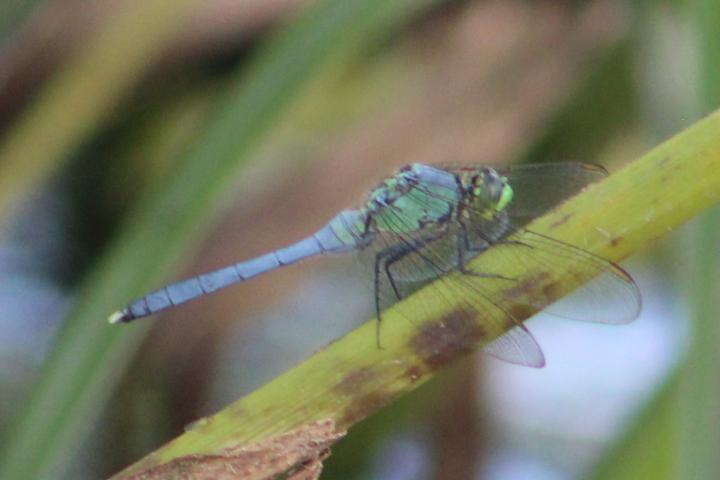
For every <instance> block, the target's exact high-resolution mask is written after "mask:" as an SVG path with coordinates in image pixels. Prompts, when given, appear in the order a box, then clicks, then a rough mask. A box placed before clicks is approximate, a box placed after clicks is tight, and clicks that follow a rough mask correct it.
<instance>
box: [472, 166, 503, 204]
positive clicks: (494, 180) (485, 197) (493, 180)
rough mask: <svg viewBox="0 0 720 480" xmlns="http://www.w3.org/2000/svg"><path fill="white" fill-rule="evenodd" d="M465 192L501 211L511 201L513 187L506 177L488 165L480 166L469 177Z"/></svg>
mask: <svg viewBox="0 0 720 480" xmlns="http://www.w3.org/2000/svg"><path fill="white" fill-rule="evenodd" d="M466 193H467V194H469V195H470V196H471V197H472V198H474V199H476V200H479V201H481V202H482V203H483V204H485V205H490V206H491V207H492V208H493V209H494V210H496V211H498V212H501V211H503V210H504V209H505V208H506V207H507V206H508V205H509V204H510V202H511V201H512V198H513V189H512V187H511V186H510V184H509V183H508V181H507V178H505V177H503V176H501V175H499V174H498V173H497V171H495V170H494V169H492V168H489V167H482V168H479V169H478V170H477V172H475V173H474V174H473V175H472V176H471V177H470V182H469V185H466Z"/></svg>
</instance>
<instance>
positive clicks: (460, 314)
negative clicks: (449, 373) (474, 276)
mask: <svg viewBox="0 0 720 480" xmlns="http://www.w3.org/2000/svg"><path fill="white" fill-rule="evenodd" d="M486 336H487V332H486V330H485V329H484V328H483V327H482V326H481V325H479V324H478V322H477V320H476V318H475V315H474V314H473V312H471V311H468V310H465V309H456V310H453V311H452V312H450V313H448V314H447V315H445V316H444V317H442V318H441V319H440V320H439V321H438V322H435V323H431V324H428V325H426V326H424V327H423V328H422V329H421V330H420V332H418V333H417V334H416V335H415V336H414V337H413V338H412V339H411V340H410V347H411V348H412V349H413V351H414V352H415V353H416V354H417V355H418V357H420V359H421V360H422V362H423V363H424V364H425V366H426V367H427V368H428V369H429V370H430V371H435V370H438V369H440V368H442V367H444V366H446V365H448V364H449V363H451V362H452V361H453V360H455V359H456V358H458V357H461V356H463V355H467V354H468V353H470V352H472V351H473V350H475V349H476V348H477V347H478V345H479V344H480V342H481V341H482V340H483V339H484V338H486Z"/></svg>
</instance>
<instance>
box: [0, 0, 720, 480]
mask: <svg viewBox="0 0 720 480" xmlns="http://www.w3.org/2000/svg"><path fill="white" fill-rule="evenodd" d="M716 3H717V2H713V1H709V0H708V1H700V0H698V1H694V2H679V1H669V0H668V1H661V0H655V1H654V0H646V1H644V2H630V1H620V0H617V1H616V0H594V1H569V0H568V1H550V0H546V1H520V0H507V1H500V0H491V1H460V0H455V1H446V2H442V1H438V0H413V1H411V0H393V1H378V0H375V1H372V0H364V1H357V2H347V1H338V0H334V1H333V0H322V1H305V0H206V1H203V2H200V1H194V2H193V1H191V0H147V1H145V2H135V1H131V0H98V1H94V2H85V1H81V0H5V1H3V2H1V3H0V478H3V479H4V478H7V479H13V480H14V479H25V478H28V479H30V478H66V479H70V478H72V479H85V478H88V479H90V478H103V477H107V476H109V475H111V474H112V473H114V472H117V471H118V470H120V469H122V468H123V467H124V466H126V465H128V464H130V463H131V462H133V461H135V460H137V459H139V458H140V457H141V456H143V455H145V454H147V453H149V452H150V451H152V450H153V449H155V448H157V447H158V446H160V445H162V444H163V443H165V442H167V441H168V440H169V439H171V438H173V437H174V436H177V435H178V434H180V433H182V431H183V428H184V427H185V426H186V425H187V424H189V423H190V422H192V421H194V420H196V419H198V418H200V417H202V416H204V415H209V414H212V413H213V412H216V411H217V410H219V409H221V408H222V407H223V406H225V405H227V404H228V403H230V402H232V401H233V400H235V399H237V398H239V397H240V396H242V395H244V394H246V393H248V392H250V391H252V390H253V389H254V388H256V387H258V386H260V385H262V384H263V383H265V382H267V381H269V380H270V379H272V378H273V377H274V376H276V375H278V374H279V373H281V372H283V371H285V370H287V369H288V368H290V367H292V366H293V365H295V364H296V363H298V362H300V361H301V360H302V359H304V358H307V357H308V356H309V355H311V354H312V352H313V351H315V350H317V349H319V348H321V347H322V346H323V345H325V344H326V343H327V342H329V341H331V340H333V339H335V338H338V337H340V336H342V335H343V333H345V332H347V331H349V330H350V329H352V328H353V327H354V326H356V325H359V324H360V323H361V322H362V321H364V320H366V319H367V318H368V317H369V316H370V314H369V312H370V304H369V298H368V296H367V295H366V291H365V290H364V289H363V287H362V286H359V285H360V284H359V283H358V280H357V279H356V278H354V277H353V276H352V275H347V271H348V269H351V268H352V265H351V264H349V263H345V262H344V261H343V260H340V259H338V260H335V259H320V260H313V261H309V262H305V263H302V264H299V265H295V266H292V267H289V268H286V269H282V270H280V271H276V272H274V273H272V274H271V275H267V276H264V277H260V278H258V279H255V280H253V281H252V282H250V283H247V284H243V285H240V286H238V287H236V288H232V289H229V290H226V291H223V292H220V293H218V294H215V295H213V296H212V297H210V298H206V299H202V300H199V301H197V302H193V303H191V304H189V305H187V306H183V307H182V308H178V309H177V310H174V311H171V312H169V313H168V314H166V315H162V316H160V317H158V318H153V319H151V320H148V321H146V322H138V323H135V324H132V325H130V326H125V327H123V326H116V327H110V326H108V325H107V324H106V323H105V318H106V316H107V314H108V313H109V312H111V311H112V310H114V309H116V308H118V307H121V306H122V305H124V304H125V303H126V302H127V301H128V300H130V299H131V298H134V297H135V296H137V295H138V294H141V293H143V292H145V291H146V290H149V289H151V288H153V287H157V286H159V285H162V284H163V283H164V282H165V281H167V280H173V279H179V278H182V277H185V276H187V275H190V274H197V273H200V272H203V271H206V270H209V269H214V268H217V267H220V266H223V265H225V264H227V263H230V262H235V261H238V260H242V259H246V258H250V257H252V256H254V255H256V254H260V253H264V252H265V251H267V250H268V249H270V248H277V247H280V246H283V245H285V244H287V243H289V242H292V241H295V240H298V239H300V238H302V237H304V236H305V235H307V234H309V233H311V232H313V231H315V230H316V229H318V228H319V227H321V226H322V225H323V224H324V223H325V222H326V221H327V220H328V219H329V218H330V217H331V216H332V215H333V214H334V213H336V212H337V211H338V210H340V209H342V208H344V207H349V206H352V205H354V204H355V203H356V202H358V201H359V200H360V199H361V198H362V195H363V193H364V192H365V191H367V190H368V189H369V188H372V187H373V186H374V185H375V183H376V182H377V181H378V180H379V179H381V178H383V177H384V176H386V175H387V174H388V173H390V172H392V171H393V170H394V169H395V168H396V167H398V166H401V165H403V164H406V163H409V162H425V163H434V162H448V161H452V162H480V163H485V164H493V165H500V164H509V163H519V162H542V161H562V160H582V161H589V162H595V163H602V164H604V165H605V166H606V167H607V168H608V169H609V170H610V171H615V170H617V169H620V168H622V166H623V164H625V163H627V162H629V161H632V160H633V159H634V158H636V157H638V156H639V155H641V154H642V153H643V152H645V151H647V150H648V149H650V148H651V147H653V146H654V145H656V144H658V143H659V142H660V141H662V140H663V139H665V138H667V137H669V136H670V135H672V134H674V133H676V132H677V131H679V130H680V129H681V128H682V127H684V126H687V125H689V124H691V123H692V122H694V121H695V120H697V119H699V118H701V117H702V116H703V115H704V114H706V113H708V112H710V111H712V110H713V109H714V108H716V107H717V105H718V104H720V83H719V82H720V6H718V5H716ZM667 201H669V202H672V198H667ZM719 221H720V213H719V212H710V213H707V214H705V215H703V216H702V217H701V218H698V219H696V220H694V221H693V222H691V224H688V225H686V226H685V227H683V228H682V229H680V230H678V231H676V232H673V233H671V234H670V235H668V236H667V237H666V238H665V239H663V240H662V241H660V242H659V243H657V244H655V245H653V246H649V247H648V249H647V250H646V251H645V252H643V253H642V254H640V255H638V256H636V257H635V258H633V259H630V261H628V262H626V263H625V264H624V266H625V267H626V268H627V269H628V270H629V271H630V272H631V273H632V275H633V276H634V277H635V279H636V280H637V282H638V284H639V285H640V288H641V291H642V294H643V302H644V309H643V312H642V315H641V317H640V318H639V319H638V320H637V321H636V322H634V323H633V324H630V325H628V326H623V327H608V326H598V325H588V324H579V323H572V322H569V321H564V320H560V319H557V318H542V315H541V316H538V318H535V319H533V320H531V321H530V323H529V327H530V329H531V330H532V331H533V332H534V334H535V335H536V337H537V338H538V341H539V343H540V344H541V345H542V347H543V349H544V351H545V354H546V357H547V361H548V366H547V367H546V368H545V369H542V370H535V369H529V368H522V367H517V366H513V365H509V364H503V363H501V362H498V361H494V360H492V359H489V358H488V357H486V356H483V355H476V356H474V357H472V358H469V359H467V360H466V361H464V362H462V364H461V365H457V366H454V367H453V368H451V369H450V370H448V371H446V372H444V373H443V374H442V375H440V376H439V377H438V378H436V379H435V380H433V381H432V382H430V383H429V384H427V385H426V386H424V387H422V388H421V389H420V390H418V391H417V392H415V393H413V394H411V395H410V396H408V397H406V398H405V399H403V400H402V401H400V402H398V403H396V404H394V405H392V406H390V407H389V408H387V409H385V410H383V411H382V412H381V413H379V414H378V415H375V416H373V417H371V418H369V419H367V420H365V421H364V422H362V423H361V424H359V425H358V426H357V427H355V428H354V429H352V430H351V431H350V434H349V435H348V437H347V438H346V439H344V440H343V441H341V442H340V443H339V444H337V445H336V446H335V447H334V448H333V455H332V456H331V457H330V459H329V460H328V461H327V463H326V468H325V472H324V474H323V477H322V478H325V479H355V478H357V479H360V478H377V479H386V480H404V479H490V480H505V479H533V480H535V479H538V480H546V479H547V480H566V479H567V480H569V479H580V478H590V479H623V478H633V479H636V480H640V479H645V478H652V479H664V478H667V479H671V478H682V479H706V478H707V479H717V478H720V456H719V455H717V452H718V451H720V450H719V449H720V375H718V368H719V367H720V353H718V349H717V345H718V344H719V343H718V342H720V323H718V321H717V320H718V315H717V310H718V304H717V299H716V297H717V286H718V284H719V283H718V273H717V272H718V271H720V270H719V269H718V268H717V267H718V266H720V265H718V261H717V253H716V252H717V247H716V244H717V240H718V238H719V237H718V233H720V232H718V230H719V228H718V222H719Z"/></svg>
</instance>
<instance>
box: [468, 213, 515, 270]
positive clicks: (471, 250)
mask: <svg viewBox="0 0 720 480" xmlns="http://www.w3.org/2000/svg"><path fill="white" fill-rule="evenodd" d="M458 223H459V224H460V228H461V232H462V233H461V235H458V237H457V255H458V262H457V263H458V267H457V268H458V271H459V272H460V273H462V274H463V275H472V276H474V277H481V278H499V279H501V280H514V279H513V278H510V277H506V276H503V275H500V274H497V273H482V272H475V271H473V270H470V269H469V268H467V263H468V261H469V259H468V258H466V254H467V253H474V254H478V253H481V252H483V251H485V250H487V249H488V248H490V247H492V246H496V245H503V244H511V243H514V242H515V241H510V240H509V241H503V240H500V241H497V242H493V241H491V239H489V238H487V237H485V236H484V235H482V233H478V235H479V236H480V238H481V239H482V241H483V242H484V245H482V246H480V247H473V246H472V245H471V244H470V238H469V235H468V230H467V228H466V227H465V224H464V223H463V222H462V221H460V222H458Z"/></svg>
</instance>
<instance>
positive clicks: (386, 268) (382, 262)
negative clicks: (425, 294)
mask: <svg viewBox="0 0 720 480" xmlns="http://www.w3.org/2000/svg"><path fill="white" fill-rule="evenodd" d="M410 251H412V250H411V248H410V247H409V246H406V245H397V246H395V247H393V248H388V249H386V250H383V251H381V252H379V253H378V254H377V255H375V266H374V269H373V270H374V272H373V276H374V285H373V287H374V296H375V318H376V319H377V328H376V331H375V341H376V343H377V347H378V348H382V346H381V345H380V323H381V322H382V315H381V310H382V309H381V308H380V275H381V272H380V269H381V268H382V272H383V273H384V274H385V277H386V278H387V279H388V282H389V283H390V286H391V287H392V289H393V293H394V294H395V297H396V298H397V300H398V301H399V300H401V299H402V296H401V295H400V291H399V290H398V288H397V285H396V284H395V279H394V278H393V276H392V275H391V274H390V265H391V264H392V262H393V260H394V259H395V258H396V257H397V256H398V255H401V258H402V256H405V255H406V254H407V253H408V252H410Z"/></svg>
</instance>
